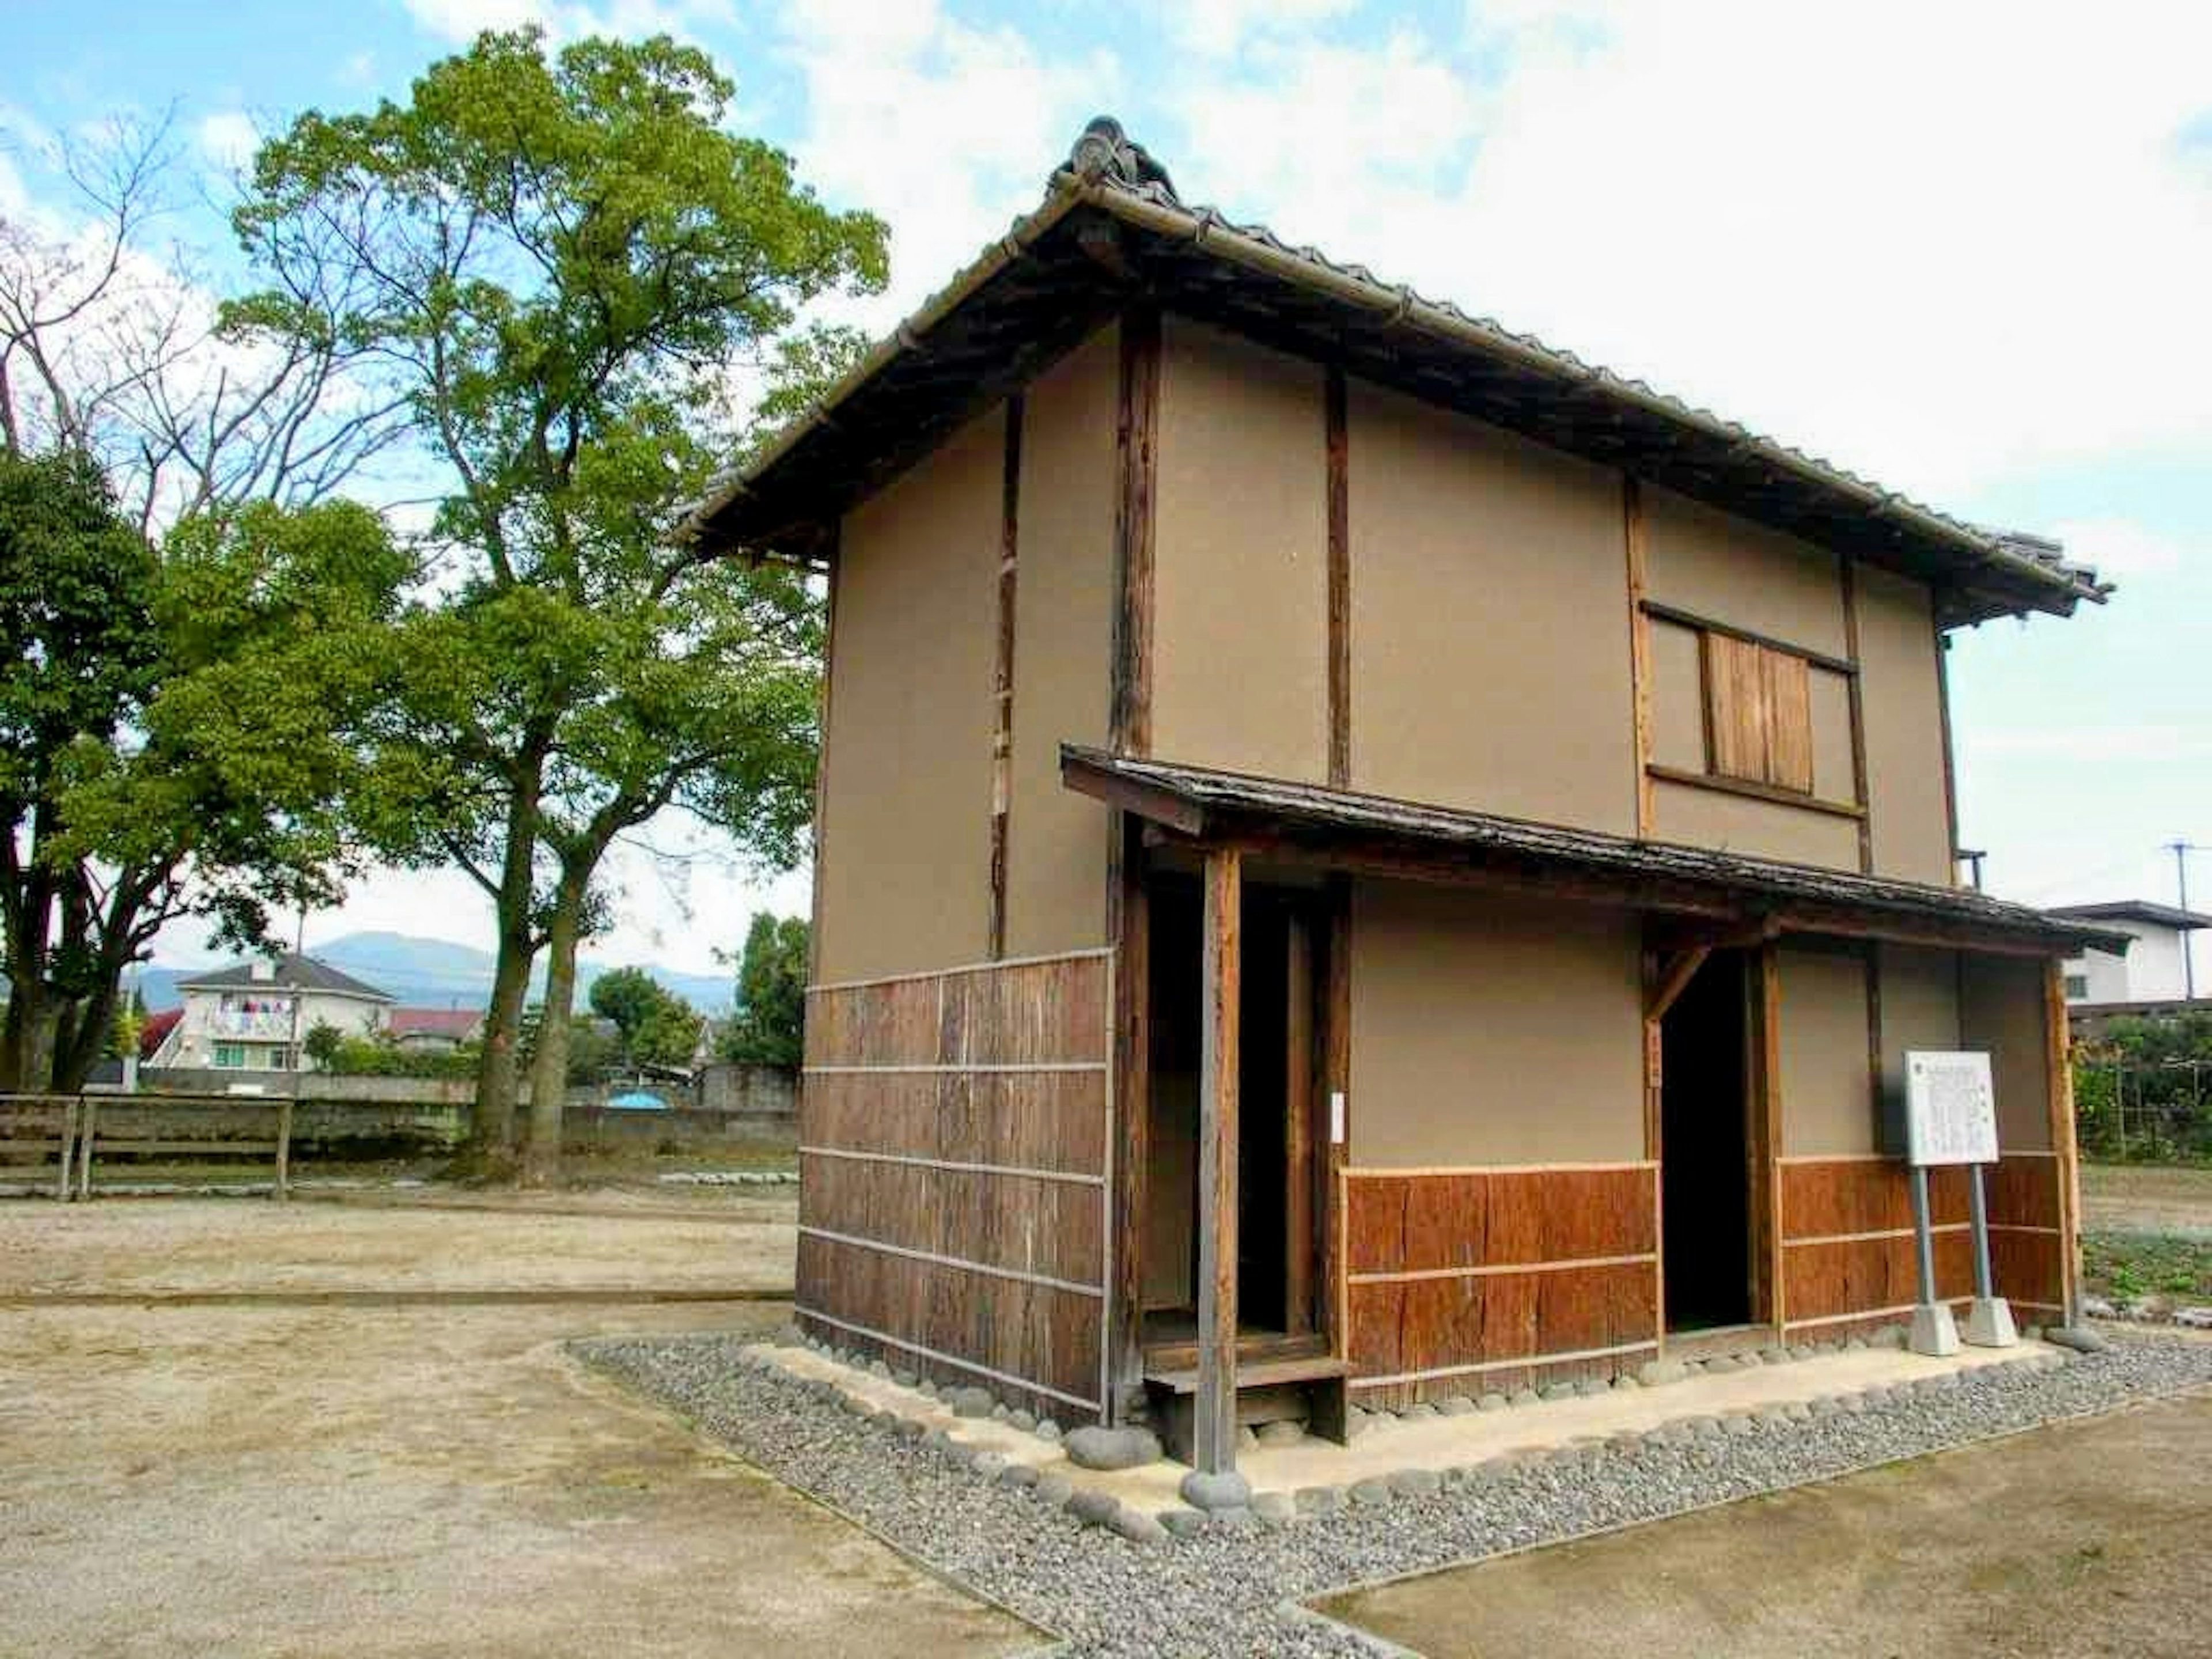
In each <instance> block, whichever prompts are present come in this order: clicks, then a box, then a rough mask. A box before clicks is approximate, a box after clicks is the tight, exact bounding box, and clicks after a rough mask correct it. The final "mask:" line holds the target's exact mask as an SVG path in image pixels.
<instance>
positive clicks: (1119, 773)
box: [1060, 744, 2130, 957]
mask: <svg viewBox="0 0 2212 1659" xmlns="http://www.w3.org/2000/svg"><path fill="white" fill-rule="evenodd" d="M1060 777H1061V781H1063V782H1064V783H1065V784H1066V786H1067V787H1069V788H1071V789H1073V790H1075V791H1077V792H1079V793H1082V794H1085V795H1089V796H1091V797H1093V798H1094V799H1098V800H1101V801H1103V802H1105V803H1107V804H1108V805H1112V806H1117V807H1120V808H1121V809H1122V810H1124V811H1127V812H1130V813H1133V814H1134V815H1135V816H1136V817H1139V818H1141V819H1143V820H1144V821H1145V822H1146V823H1147V824H1148V825H1151V826H1153V827H1154V828H1155V831H1156V834H1157V836H1158V839H1159V840H1160V841H1162V842H1167V843H1170V844H1176V843H1180V844H1184V845H1188V846H1191V847H1194V848H1196V847H1209V846H1212V847H1221V846H1234V847H1238V848H1243V849H1244V850H1245V851H1247V852H1248V853H1251V854H1259V855H1263V856H1266V857H1269V858H1273V859H1279V860H1283V861H1285V862H1290V863H1312V864H1319V865H1322V866H1328V867H1331V868H1335V869H1344V870H1354V871H1359V872H1366V873H1373V874H1382V875H1391V876H1399V877H1404V878H1410V879H1414V880H1423V881H1441V882H1449V883H1455V884H1467V885H1477V886H1491V887H1501V888H1510V889H1516V890H1522V891H1528V892H1536V893H1541V894H1547V895H1550V896H1554V897H1557V898H1560V899H1563V900H1570V901H1578V902H1594V903H1604V904H1613V905H1620V906H1626V907H1628V908H1633V909H1638V910H1643V911H1648V912H1652V913H1655V914H1656V915H1665V916H1671V917H1679V918H1681V919H1682V920H1683V921H1686V922H1689V923H1694V924H1697V925H1698V926H1699V927H1700V928H1701V929H1702V930H1705V931H1720V932H1723V933H1729V934H1731V935H1734V934H1737V933H1744V934H1756V935H1761V936H1764V937H1766V938H1774V937H1777V936H1778V935H1780V934H1784V933H1808V934H1823V935H1828V936H1832V937H1841V938H1857V939H1887V940H1891V941H1893V942H1895V943H1898V944H1906V945H1933V946H1939V947H1945V948H1950V949H1957V950H1971V951H1991V952H1997V953H2002V954H2007V955H2018V956H2034V957H2065V956H2072V955H2075V954H2077V953H2078V952H2080V951H2082V950H2084V949H2096V950H2100V951H2125V950H2126V948H2127V943H2128V940H2129V937H2130V936H2129V935H2127V934H2125V933H2119V932H2117V931H2116V930H2113V929H2111V928H2105V927H2090V926H2085V925H2083V924H2082V923H2081V921H2076V920H2074V919H2071V918H2069V917H2064V916H2058V915H2049V914H2047V913H2045V912H2044V911H2041V910H2037V909H2034V908H2031V907H2029V906H2027V905H2024V904H2014V903H2010V902H2007V901H2005V900H2002V899H1996V898H1991V897H1990V896H1988V895H1986V894H1984V893H1979V892H1975V891H1972V890H1967V889H1962V888H1954V887H1932V886H1929V885H1927V884H1923V883H1920V882H1909V881H1896V880H1893V879H1889V878H1884V877H1879V876H1865V875H1859V874H1857V873H1853V872H1844V871H1838V870H1826V869H1820V868H1817V867H1815V866H1809V865H1802V864H1785V863H1783V862H1781V861H1780V860H1773V859H1759V858H1750V857H1746V856H1744V855H1743V854H1737V853H1729V852H1723V851H1719V850H1716V849H1714V848H1702V847H1681V846H1676V845H1674V844H1673V843H1671V842H1655V841H1638V840H1635V839H1633V838H1632V837H1629V836H1612V835H1606V834H1603V833H1601V832H1599V831H1596V830H1590V829H1566V828H1564V827H1561V826H1559V825H1556V824H1547V823H1530V822H1528V821H1527V820H1525V819H1521V818H1508V817H1498V816H1495V815H1494V814H1491V813H1486V812H1471V811H1464V810H1462V809H1460V808H1456V807H1448V806H1434V805H1425V804H1422V803H1419V802H1416V801H1406V800H1398V799H1392V798H1391V797H1389V796H1384V795H1370V794H1363V793H1358V792H1357V791H1354V790H1349V789H1336V788H1328V787H1323V786H1322V785H1318V784H1310V783H1296V782H1291V781H1287V780H1284V779H1279V778H1262V777H1253V776H1249V775H1245V774H1243V773H1237V772H1226V771H1221V770H1218V769H1214V768H1211V767H1200V766H1186V765H1180V764H1177V763H1173V762H1168V761H1158V760H1143V759H1138V758H1136V757H1131V756H1126V755H1112V754H1109V753H1107V752H1105V751H1104V750H1097V749H1089V748H1085V747H1081V746H1079V745H1076V744H1062V745H1061V748H1060Z"/></svg>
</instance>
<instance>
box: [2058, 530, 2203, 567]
mask: <svg viewBox="0 0 2212 1659" xmlns="http://www.w3.org/2000/svg"><path fill="white" fill-rule="evenodd" d="M2051 535H2053V536H2055V537H2056V538H2057V539H2058V540H2059V541H2061V542H2063V544H2065V547H2066V556H2067V557H2068V558H2069V559H2075V560H2079V561H2081V562H2082V563H2085V564H2093V565H2094V566H2096V567H2097V571H2098V574H2100V575H2104V576H2157V575H2164V574H2167V573H2168V572H2171V571H2175V570H2179V569H2181V568H2183V567H2184V566H2185V565H2186V564H2188V563H2189V562H2190V558H2189V555H2188V553H2187V551H2186V550H2185V549H2184V548H2183V547H2182V545H2181V544H2180V543H2179V542H2177V541H2175V540H2173V539H2172V538H2171V537H2167V536H2162V535H2160V533H2159V532H2157V531H2155V530H2153V529H2151V528H2150V527H2149V526H2146V525H2141V524H2137V523H2136V521H2135V520H2132V519H2074V520H2064V521H2062V522H2060V523H2058V524H2055V525H2052V526H2051Z"/></svg>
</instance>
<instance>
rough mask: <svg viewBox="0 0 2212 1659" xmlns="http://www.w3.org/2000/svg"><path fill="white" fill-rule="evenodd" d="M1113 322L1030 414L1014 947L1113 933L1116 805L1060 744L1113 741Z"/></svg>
mask: <svg viewBox="0 0 2212 1659" xmlns="http://www.w3.org/2000/svg"><path fill="white" fill-rule="evenodd" d="M1120 371H1121V363H1120V344H1119V336H1118V332H1117V331H1116V330H1115V329H1113V328H1108V329H1106V330H1104V331H1102V332H1100V333H1098V334H1097V335H1094V336H1093V337H1091V339H1090V340H1089V341H1088V342H1086V343H1085V344H1084V345H1083V346H1081V347H1080V348H1079V349H1077V350H1075V351H1073V352H1072V353H1071V354H1069V355H1068V356H1066V357H1063V358H1062V359H1061V360H1060V362H1058V363H1057V364H1055V365H1054V367H1052V368H1049V369H1048V370H1046V371H1045V373H1044V374H1042V375H1041V376H1040V377H1039V378H1038V379H1037V380H1036V383H1035V384H1034V385H1032V386H1030V389H1029V393H1028V396H1027V398H1026V399H1025V400H1024V402H1025V408H1024V413H1023V416H1022V477H1021V487H1020V495H1019V500H1018V507H1017V515H1016V516H1017V520H1018V534H1017V554H1018V575H1017V578H1016V580H1015V586H1014V752H1013V781H1012V805H1011V807H1010V810H1009V812H1008V816H1007V820H1006V834H1007V848H1006V953H1007V954H1008V955H1009V956H1017V957H1021V956H1042V955H1047V954H1049V953H1051V952H1053V951H1073V950H1080V949H1082V948H1084V947H1085V946H1090V945H1103V944H1104V943H1105V940H1106V824H1107V813H1106V809H1105V807H1103V805H1099V804H1098V803H1097V802H1096V801H1094V800H1091V799H1089V798H1088V797H1086V796H1082V795H1079V794H1077V793H1074V792H1073V790H1070V789H1065V788H1063V787H1060V744H1062V743H1064V742H1073V743H1085V744H1104V742H1105V741H1106V735H1107V723H1108V719H1109V708H1108V702H1109V680H1110V678H1111V673H1112V657H1113V647H1114V606H1115V599H1116V593H1115V584H1114V511H1115V491H1116V481H1117V478H1118V476H1119V475H1118V472H1117V470H1116V465H1115V433H1114V422H1115V407H1116V402H1117V398H1118V395H1119V390H1120V380H1121V372H1120Z"/></svg>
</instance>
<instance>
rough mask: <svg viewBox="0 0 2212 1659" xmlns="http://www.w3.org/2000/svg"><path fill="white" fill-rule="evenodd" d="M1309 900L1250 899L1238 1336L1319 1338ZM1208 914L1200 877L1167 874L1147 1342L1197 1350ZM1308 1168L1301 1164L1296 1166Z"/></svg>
mask: <svg viewBox="0 0 2212 1659" xmlns="http://www.w3.org/2000/svg"><path fill="white" fill-rule="evenodd" d="M1311 908H1312V896H1311V895H1310V894H1308V893H1305V892H1304V891H1301V890H1293V889H1284V888H1274V887H1268V886H1265V885H1261V884H1257V883H1248V884H1246V886H1245V889H1244V893H1243V938H1242V941H1241V951H1242V956H1243V962H1242V972H1241V975H1240V982H1241V989H1242V994H1241V997H1240V1001H1239V1022H1240V1030H1239V1042H1238V1049H1237V1054H1238V1064H1237V1142H1238V1145H1237V1325H1238V1327H1239V1328H1240V1329H1243V1330H1245V1331H1248V1332H1254V1333H1262V1334H1265V1333H1284V1332H1295V1331H1300V1330H1304V1329H1307V1328H1310V1325H1311V1319H1310V1309H1308V1308H1306V1307H1304V1306H1295V1307H1294V1306H1293V1305H1292V1298H1293V1297H1294V1296H1297V1297H1301V1299H1303V1297H1304V1296H1310V1294H1311V1291H1310V1286H1311V1284H1312V1282H1313V1279H1314V1266H1315V1261H1316V1258H1317V1255H1318V1252H1317V1250H1316V1243H1315V1241H1314V1240H1313V1239H1312V1238H1308V1239H1306V1240H1304V1259H1303V1260H1301V1261H1297V1262H1293V1261H1292V1260H1291V1252H1292V1251H1294V1250H1298V1249H1300V1248H1301V1246H1300V1241H1298V1240H1296V1239H1293V1238H1291V1237H1290V1234H1291V1228H1292V1225H1293V1220H1294V1218H1297V1219H1303V1220H1304V1222H1305V1225H1306V1226H1307V1227H1308V1228H1309V1229H1310V1227H1311V1225H1312V1224H1311V1219H1310V1206H1301V1207H1298V1208H1297V1209H1296V1210H1294V1209H1293V1206H1292V1204H1291V1185H1292V1183H1293V1182H1301V1183H1303V1184H1304V1186H1306V1187H1310V1185H1311V1183H1312V1179H1313V1177H1312V1174H1311V1171H1310V1169H1309V1168H1307V1167H1305V1161H1306V1159H1307V1158H1309V1157H1310V1145H1311V1137H1310V1133H1299V1134H1298V1135H1297V1136H1296V1137H1295V1141H1296V1144H1294V1137H1293V1134H1292V1132H1291V1127H1292V1122H1293V1120H1294V1118H1295V1120H1296V1121H1298V1122H1300V1123H1304V1122H1305V1121H1307V1120H1308V1119H1309V1118H1310V1112H1311V1107H1310V1100H1311V1069H1312V1057H1311V1054H1310V1049H1311V1047H1312V1043H1313V1031H1314V1024H1313V1009H1312V1001H1313V998H1314V996H1315V994H1316V987H1314V984H1313V978H1312V963H1311V955H1310V951H1311V939H1312V936H1313V935H1312V921H1311V918H1310V910H1311ZM1202 920H1203V918H1202V914H1201V900H1200V890H1199V884H1198V883H1197V881H1196V880H1195V879H1193V878H1187V877H1182V876H1179V875H1168V874H1162V875H1159V876H1156V877H1155V878H1153V884H1152V991H1151V994H1152V1118H1151V1125H1150V1136H1149V1144H1148V1146H1147V1158H1148V1174H1149V1178H1148V1181H1147V1191H1146V1212H1147V1214H1146V1234H1145V1272H1144V1281H1145V1310H1146V1313H1145V1333H1146V1341H1147V1342H1148V1343H1153V1344H1157V1343H1162V1342H1166V1343H1176V1342H1182V1341H1188V1340H1191V1338H1192V1336H1193V1335H1194V1334H1195V1331H1196V1328H1197V1327H1196V1306H1197V1289H1196V1287H1197V1283H1198V1255H1199V1237H1198V1071H1199V1014H1200V1007H1201V1006H1202V986H1201V982H1200V981H1201V967H1202V949H1201V946H1202V937H1201V930H1202ZM1294 1165H1297V1166H1298V1167H1296V1168H1294V1167H1293V1166H1294ZM1294 1287H1297V1288H1294Z"/></svg>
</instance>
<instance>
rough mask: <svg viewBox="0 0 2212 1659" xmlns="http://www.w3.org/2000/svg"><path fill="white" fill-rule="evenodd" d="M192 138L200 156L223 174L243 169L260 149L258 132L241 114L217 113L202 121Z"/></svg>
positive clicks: (230, 111)
mask: <svg viewBox="0 0 2212 1659" xmlns="http://www.w3.org/2000/svg"><path fill="white" fill-rule="evenodd" d="M192 136H193V137H194V138H195V139H196V140H197V142H198V144H199V147H200V153H201V154H202V155H204V156H206V157H207V159H208V160H209V161H211V162H213V163H214V164H215V165H216V167H221V168H222V169H224V170H225V171H226V172H234V171H236V170H237V169H238V168H240V167H245V166H246V164H247V163H249V162H250V161H252V160H253V152H254V151H255V150H257V149H259V148H260V147H261V131H260V129H259V128H258V127H257V126H255V125H254V124H253V118H252V116H250V115H248V114H246V112H244V111H243V110H234V109H233V110H218V111H217V112H216V113H215V114H213V115H210V116H207V117H204V118H203V119H202V120H201V122H200V124H199V125H198V126H197V128H196V129H194V131H193V134H192Z"/></svg>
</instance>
